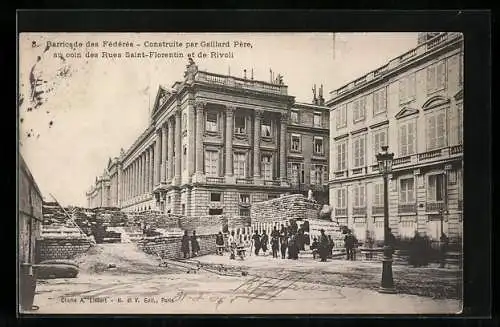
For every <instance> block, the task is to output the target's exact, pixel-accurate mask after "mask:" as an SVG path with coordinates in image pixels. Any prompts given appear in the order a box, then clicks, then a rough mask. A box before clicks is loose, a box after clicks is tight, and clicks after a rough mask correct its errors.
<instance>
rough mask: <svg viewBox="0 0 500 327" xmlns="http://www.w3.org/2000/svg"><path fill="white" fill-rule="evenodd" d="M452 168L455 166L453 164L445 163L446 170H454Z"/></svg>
mask: <svg viewBox="0 0 500 327" xmlns="http://www.w3.org/2000/svg"><path fill="white" fill-rule="evenodd" d="M452 168H453V166H452V165H451V164H446V165H444V170H445V171H448V170H452Z"/></svg>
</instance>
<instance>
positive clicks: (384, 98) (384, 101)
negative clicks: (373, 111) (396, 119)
mask: <svg viewBox="0 0 500 327" xmlns="http://www.w3.org/2000/svg"><path fill="white" fill-rule="evenodd" d="M379 99H380V101H381V102H382V103H381V104H380V108H379V111H380V112H385V111H387V90H386V88H385V87H384V88H383V89H382V94H381V95H380V97H379Z"/></svg>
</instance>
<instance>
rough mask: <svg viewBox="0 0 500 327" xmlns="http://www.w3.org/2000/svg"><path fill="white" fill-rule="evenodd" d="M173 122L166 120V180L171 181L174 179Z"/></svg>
mask: <svg viewBox="0 0 500 327" xmlns="http://www.w3.org/2000/svg"><path fill="white" fill-rule="evenodd" d="M173 167H174V122H173V121H172V119H169V120H168V156H167V171H168V179H169V180H170V181H172V178H174V171H173V169H172V168H173Z"/></svg>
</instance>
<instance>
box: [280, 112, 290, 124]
mask: <svg viewBox="0 0 500 327" xmlns="http://www.w3.org/2000/svg"><path fill="white" fill-rule="evenodd" d="M280 121H281V122H282V123H286V122H288V113H287V112H282V113H281V116H280Z"/></svg>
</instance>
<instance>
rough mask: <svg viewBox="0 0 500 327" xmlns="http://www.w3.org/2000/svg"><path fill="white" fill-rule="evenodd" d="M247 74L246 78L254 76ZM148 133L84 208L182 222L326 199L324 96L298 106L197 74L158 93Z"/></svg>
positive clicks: (191, 71)
mask: <svg viewBox="0 0 500 327" xmlns="http://www.w3.org/2000/svg"><path fill="white" fill-rule="evenodd" d="M252 75H253V74H252ZM150 118H151V119H150V125H149V126H148V127H147V129H146V130H145V131H144V132H143V133H142V135H140V136H139V138H138V139H137V140H136V141H135V142H134V144H133V145H132V146H131V147H130V148H129V149H128V150H127V151H123V150H122V151H121V153H120V156H119V157H116V158H114V159H110V160H109V162H108V166H107V167H106V169H105V171H104V173H103V175H102V176H100V177H98V178H96V181H95V183H94V185H92V187H91V189H90V190H89V191H88V192H87V194H86V195H87V201H88V206H89V207H97V206H113V207H120V208H122V209H123V210H126V211H142V210H158V211H161V212H165V213H174V214H183V215H187V216H204V215H220V214H229V215H234V216H245V215H249V214H250V206H251V203H252V202H259V201H263V200H268V199H270V198H274V197H278V196H279V195H280V194H288V193H304V192H307V191H308V190H309V189H312V190H313V191H314V192H316V195H317V197H318V198H321V199H325V201H327V200H328V173H327V172H328V160H327V159H328V150H329V146H328V142H329V140H328V126H329V123H328V119H329V108H328V107H326V106H325V105H324V99H323V95H322V88H321V89H320V95H319V98H316V96H314V100H313V101H312V103H311V104H307V103H296V102H295V99H294V97H292V96H290V95H288V90H287V86H286V85H285V84H284V83H283V81H282V76H281V75H278V78H276V79H273V78H271V81H270V82H264V81H257V80H254V79H253V76H252V77H251V78H247V77H246V76H244V77H243V78H238V77H233V76H227V75H220V74H214V73H209V72H204V71H199V70H198V67H197V66H196V64H195V63H194V62H192V61H190V63H189V65H188V66H187V67H186V72H185V75H184V80H183V81H179V82H176V83H174V85H173V86H172V88H171V89H166V88H163V87H160V88H159V90H158V93H157V97H156V100H155V103H154V106H153V110H152V111H151V117H150Z"/></svg>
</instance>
